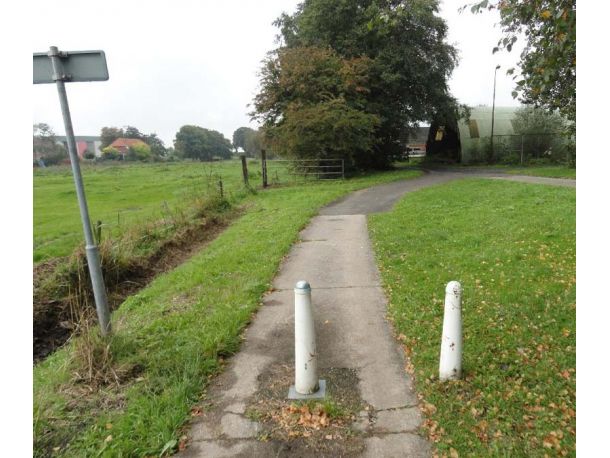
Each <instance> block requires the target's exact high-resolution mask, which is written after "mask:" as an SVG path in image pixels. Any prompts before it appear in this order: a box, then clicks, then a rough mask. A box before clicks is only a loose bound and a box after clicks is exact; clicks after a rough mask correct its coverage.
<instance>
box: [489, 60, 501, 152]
mask: <svg viewBox="0 0 610 458" xmlns="http://www.w3.org/2000/svg"><path fill="white" fill-rule="evenodd" d="M499 68H500V65H496V69H495V70H494V96H493V101H492V103H491V152H490V154H489V162H491V161H492V160H493V157H494V111H495V109H496V75H497V74H498V69H499Z"/></svg>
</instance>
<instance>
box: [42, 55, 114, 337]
mask: <svg viewBox="0 0 610 458" xmlns="http://www.w3.org/2000/svg"><path fill="white" fill-rule="evenodd" d="M106 80H108V67H107V65H106V56H105V55H104V52H103V51H77V52H61V51H59V50H58V49H57V47H56V46H51V47H50V49H49V52H48V53H35V54H34V84H47V83H56V85H57V92H58V94H59V103H60V105H61V113H62V116H63V118H64V126H65V129H66V139H67V141H68V154H69V156H70V164H71V165H72V175H73V176H74V185H75V186H76V196H77V198H78V206H79V208H80V216H81V220H82V223H83V231H84V233H85V244H86V245H85V252H86V254H87V265H88V266H89V275H90V277H91V285H92V287H93V296H94V298H95V308H96V310H97V317H98V320H99V323H100V327H101V331H102V335H104V336H105V335H107V334H109V333H110V331H111V329H110V311H109V309H108V299H107V297H106V288H105V285H104V277H103V275H102V268H101V266H100V256H99V251H98V248H97V245H96V244H95V240H94V238H93V232H92V230H91V221H90V219H89V210H88V208H87V199H86V198H85V189H84V187H83V178H82V176H81V172H80V164H79V162H78V154H77V151H76V141H75V140H74V130H73V128H72V120H71V118H70V108H69V106H68V96H67V94H66V86H65V83H66V82H78V81H106Z"/></svg>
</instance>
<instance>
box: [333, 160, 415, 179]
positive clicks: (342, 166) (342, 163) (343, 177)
mask: <svg viewBox="0 0 610 458" xmlns="http://www.w3.org/2000/svg"><path fill="white" fill-rule="evenodd" d="M407 157H408V155H407ZM407 160H408V159H407ZM341 179H342V180H345V159H341Z"/></svg>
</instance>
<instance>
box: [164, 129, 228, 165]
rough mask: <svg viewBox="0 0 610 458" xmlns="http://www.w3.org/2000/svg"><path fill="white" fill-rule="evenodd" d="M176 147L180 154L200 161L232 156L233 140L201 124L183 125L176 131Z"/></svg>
mask: <svg viewBox="0 0 610 458" xmlns="http://www.w3.org/2000/svg"><path fill="white" fill-rule="evenodd" d="M174 148H175V149H176V152H177V153H178V154H179V155H180V156H182V157H185V158H191V159H198V160H200V161H211V160H213V159H214V158H218V157H219V158H222V159H228V158H230V157H231V142H230V141H229V140H228V139H227V138H225V136H224V135H223V134H221V133H220V132H217V131H215V130H210V129H205V128H203V127H199V126H192V125H186V126H182V127H181V128H180V130H179V131H178V132H177V133H176V139H175V140H174Z"/></svg>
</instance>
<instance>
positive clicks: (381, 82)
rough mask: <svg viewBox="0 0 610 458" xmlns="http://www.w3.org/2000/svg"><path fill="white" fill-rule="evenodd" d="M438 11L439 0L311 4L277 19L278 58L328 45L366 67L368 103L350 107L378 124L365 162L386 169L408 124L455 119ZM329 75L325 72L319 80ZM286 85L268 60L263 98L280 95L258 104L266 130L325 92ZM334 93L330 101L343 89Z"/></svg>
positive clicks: (449, 60)
mask: <svg viewBox="0 0 610 458" xmlns="http://www.w3.org/2000/svg"><path fill="white" fill-rule="evenodd" d="M437 14H438V2H437V1H436V0H411V1H407V0H305V1H304V2H303V3H301V4H300V5H299V6H298V8H297V11H296V13H294V14H293V15H287V14H284V15H282V16H281V17H280V18H279V19H278V20H277V21H276V25H277V26H278V27H279V28H280V31H281V38H282V46H281V47H280V49H279V50H277V51H276V52H275V54H276V55H277V56H278V58H276V59H275V60H276V61H278V60H281V56H282V52H283V51H284V50H285V49H293V50H297V52H300V51H298V50H303V49H305V48H313V47H315V48H318V49H328V48H330V49H332V50H333V51H334V53H336V55H337V56H338V57H339V58H340V59H343V60H344V61H345V62H349V61H351V60H353V59H361V62H362V63H363V64H364V62H366V75H359V76H366V79H365V81H366V82H365V85H363V86H362V88H363V89H366V90H365V91H363V92H362V93H361V95H362V102H361V103H360V106H355V105H354V104H353V103H352V102H351V101H350V100H347V99H346V103H347V106H349V107H350V108H351V109H354V110H358V111H360V112H361V113H364V114H367V115H370V116H374V117H376V119H377V121H378V125H376V126H375V129H374V132H373V141H372V143H371V145H372V147H371V153H370V155H369V157H368V164H366V165H369V166H383V165H386V164H387V163H388V162H389V160H390V159H391V158H392V157H393V156H396V155H398V154H399V153H400V152H401V149H402V148H403V146H404V145H401V142H400V135H401V132H403V131H404V129H405V128H406V127H409V126H411V127H412V126H414V125H416V124H417V123H418V122H420V121H430V120H432V119H435V118H439V117H451V116H455V115H456V111H457V103H456V101H455V99H454V98H452V97H451V96H450V94H449V91H448V86H447V80H448V77H449V76H450V74H451V72H452V70H453V68H454V66H455V64H456V51H455V49H454V48H453V47H452V46H450V45H449V44H447V43H446V42H445V38H446V34H447V26H446V24H445V22H444V21H443V19H441V18H440V17H439V16H438V15H437ZM272 58H273V54H272ZM335 66H336V67H337V68H340V67H341V65H339V64H335ZM328 70H329V71H332V70H331V69H328ZM334 71H337V70H336V69H335V70H334ZM328 75H329V74H321V78H322V79H324V78H326V77H327V76H328ZM346 76H347V77H348V78H349V75H346ZM283 80H284V69H283V68H282V65H275V67H274V68H270V66H269V60H268V61H267V62H266V63H265V67H264V68H263V74H262V81H261V83H262V84H261V85H262V90H261V94H264V93H265V92H273V91H274V90H275V91H276V93H277V97H276V99H275V101H274V102H275V103H274V104H273V105H272V106H268V105H265V104H261V103H260V99H261V97H260V94H259V96H257V99H256V100H255V109H256V114H257V115H258V116H259V117H262V118H263V121H264V127H265V128H266V129H268V128H269V126H270V125H273V124H274V123H281V122H282V119H283V118H284V116H285V114H286V110H287V108H288V105H289V104H292V105H291V107H292V108H293V109H297V108H298V106H299V104H301V105H302V106H304V107H305V106H308V102H309V101H310V98H314V99H315V98H316V97H318V96H319V95H320V94H319V93H317V92H315V91H313V90H310V91H307V90H303V91H301V94H300V98H299V99H298V100H297V99H295V98H294V95H295V93H294V92H292V93H286V92H285V91H283V90H282V88H281V87H277V86H274V84H276V82H283ZM327 82H328V83H332V81H330V80H329V81H327ZM344 82H345V81H344ZM307 83H309V81H307ZM308 85H309V84H306V86H308ZM334 89H335V92H333V91H330V95H331V97H336V96H337V92H339V93H340V91H341V88H340V87H335V88H334ZM335 106H336V105H335ZM372 119H373V118H369V120H372ZM363 120H364V119H361V121H363ZM369 126H370V124H369ZM362 157H364V155H362Z"/></svg>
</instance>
